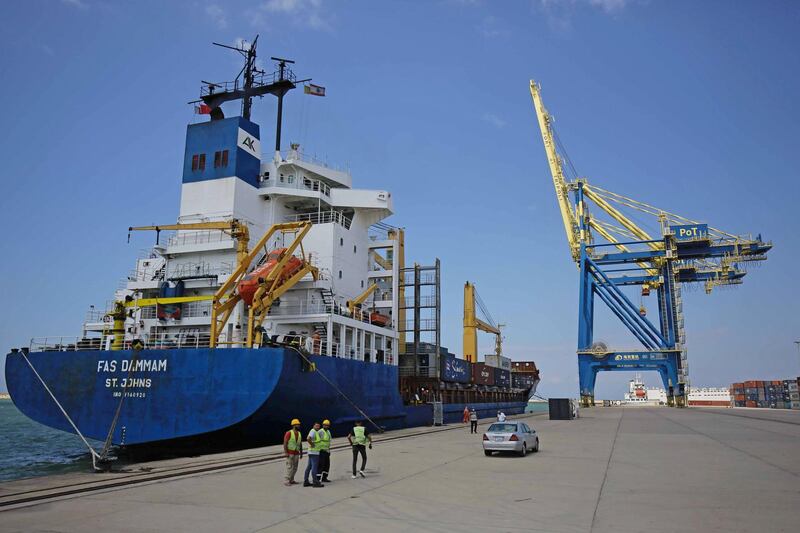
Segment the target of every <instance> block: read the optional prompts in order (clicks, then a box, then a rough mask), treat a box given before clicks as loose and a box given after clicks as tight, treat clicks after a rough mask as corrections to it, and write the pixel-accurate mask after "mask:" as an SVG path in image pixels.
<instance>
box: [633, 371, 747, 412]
mask: <svg viewBox="0 0 800 533" xmlns="http://www.w3.org/2000/svg"><path fill="white" fill-rule="evenodd" d="M687 401H688V405H690V406H696V407H703V406H705V407H730V406H731V394H730V391H729V390H728V389H727V388H725V387H691V388H690V389H689V394H688V398H687ZM623 403H624V404H625V405H634V406H635V405H641V406H653V405H667V391H665V390H664V389H662V388H660V387H645V385H644V383H643V382H642V375H641V374H638V373H637V374H635V376H634V378H633V379H632V380H630V381H629V382H628V392H626V393H625V395H624V400H623Z"/></svg>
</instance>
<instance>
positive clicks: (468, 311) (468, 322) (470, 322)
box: [464, 281, 503, 363]
mask: <svg viewBox="0 0 800 533" xmlns="http://www.w3.org/2000/svg"><path fill="white" fill-rule="evenodd" d="M478 308H479V309H480V310H481V311H482V312H483V314H484V316H485V317H486V319H487V320H488V322H486V321H483V320H481V319H480V318H478V315H477V309H478ZM501 327H503V325H502V324H498V323H496V322H495V321H494V319H493V318H492V316H491V315H490V314H489V311H488V309H486V305H484V303H483V301H482V300H481V297H480V296H479V295H478V293H477V292H476V291H475V285H473V284H472V283H470V282H469V281H467V282H466V283H464V359H466V360H467V361H469V362H471V363H477V362H478V330H481V331H485V332H486V333H493V334H494V336H495V341H494V351H495V354H496V355H498V356H500V355H503V335H502V332H501V331H500V328H501Z"/></svg>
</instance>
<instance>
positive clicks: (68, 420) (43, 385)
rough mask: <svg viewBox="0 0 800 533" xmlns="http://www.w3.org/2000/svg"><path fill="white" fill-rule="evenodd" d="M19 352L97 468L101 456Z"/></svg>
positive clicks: (93, 466) (23, 354) (28, 361)
mask: <svg viewBox="0 0 800 533" xmlns="http://www.w3.org/2000/svg"><path fill="white" fill-rule="evenodd" d="M20 353H21V354H22V357H23V358H24V359H25V362H26V363H28V366H29V367H31V370H33V373H34V374H35V375H36V377H37V378H39V382H40V383H41V384H42V387H44V390H46V391H47V394H49V395H50V398H52V399H53V401H54V402H55V404H56V405H57V406H58V408H59V409H60V410H61V414H63V415H64V418H66V419H67V422H69V424H70V425H71V426H72V429H74V430H75V433H77V435H78V436H79V437H80V438H81V440H82V441H83V443H84V444H85V445H86V447H87V448H88V449H89V453H91V454H92V468H94V469H95V470H97V469H98V468H97V460H98V459H99V460H102V457H100V455H98V454H97V452H96V451H94V448H92V445H91V444H89V441H87V440H86V437H84V436H83V433H81V430H79V429H78V426H77V425H75V422H73V421H72V418H70V416H69V415H68V414H67V411H66V410H65V409H64V407H63V406H62V405H61V402H59V401H58V399H57V398H56V396H55V394H53V391H51V390H50V387H48V386H47V383H45V381H44V379H42V376H40V375H39V372H37V371H36V368H34V366H33V363H31V361H30V359H28V356H27V355H26V354H25V352H22V351H20Z"/></svg>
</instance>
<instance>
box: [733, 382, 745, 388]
mask: <svg viewBox="0 0 800 533" xmlns="http://www.w3.org/2000/svg"><path fill="white" fill-rule="evenodd" d="M731 388H733V389H743V388H744V383H732V384H731Z"/></svg>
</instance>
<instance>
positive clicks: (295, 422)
mask: <svg viewBox="0 0 800 533" xmlns="http://www.w3.org/2000/svg"><path fill="white" fill-rule="evenodd" d="M292 425H293V426H299V425H300V420H298V419H296V418H293V419H292Z"/></svg>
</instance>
